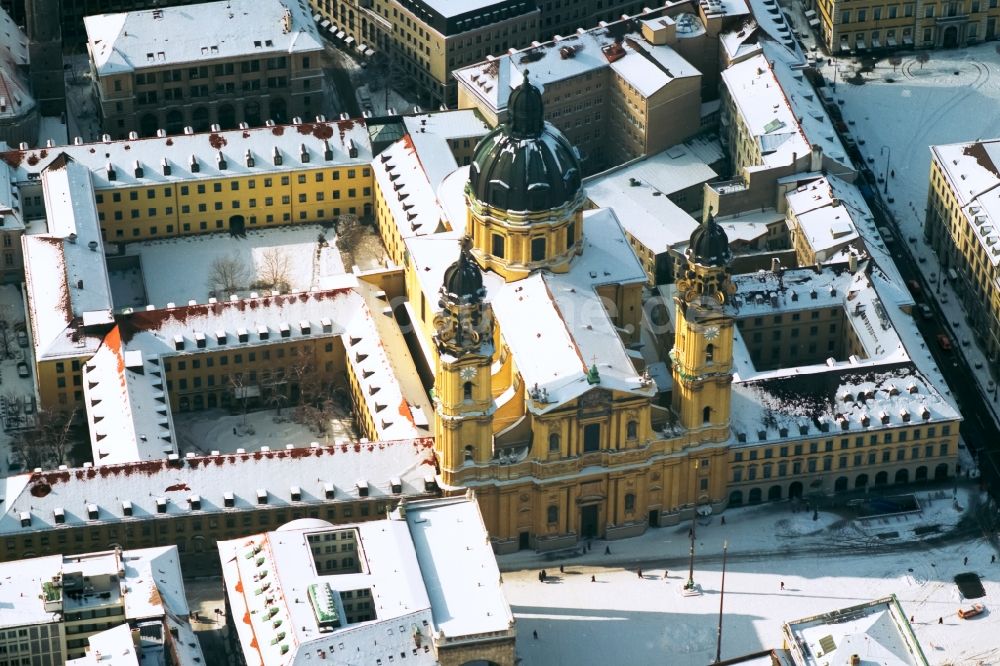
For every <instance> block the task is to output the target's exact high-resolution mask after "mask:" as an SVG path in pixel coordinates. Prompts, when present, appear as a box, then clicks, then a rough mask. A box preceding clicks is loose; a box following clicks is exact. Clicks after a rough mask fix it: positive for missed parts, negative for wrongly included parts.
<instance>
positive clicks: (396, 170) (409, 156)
mask: <svg viewBox="0 0 1000 666" xmlns="http://www.w3.org/2000/svg"><path fill="white" fill-rule="evenodd" d="M411 137H412V135H407V136H405V137H403V138H402V139H400V140H399V141H397V142H396V143H394V144H392V145H391V146H389V147H388V148H386V149H385V150H384V151H382V153H381V154H379V156H378V157H377V158H376V159H375V160H373V162H372V172H373V174H372V175H373V177H374V179H375V183H376V186H377V187H378V188H379V190H380V191H381V192H382V197H383V199H384V200H385V203H386V205H387V206H388V208H389V213H390V215H391V217H392V219H393V220H394V221H395V223H396V227H397V229H398V230H399V235H400V237H401V238H403V239H404V240H405V239H407V238H410V237H413V236H424V235H427V234H433V233H435V232H437V230H438V227H439V225H440V223H441V217H442V212H441V207H440V206H439V205H438V202H437V197H436V195H435V191H434V188H433V187H431V184H430V176H429V175H428V171H427V169H426V167H434V168H433V172H434V173H440V172H441V169H439V168H438V167H437V165H435V164H433V163H432V162H431V161H430V160H428V161H427V164H426V165H425V163H424V162H423V161H422V160H421V158H420V157H419V156H418V155H417V149H416V145H415V144H414V142H413V140H412V138H411ZM428 143H429V142H428ZM422 145H423V144H422ZM434 156H435V157H436V158H438V159H440V160H442V161H443V162H444V163H445V166H447V164H448V163H449V161H450V164H451V165H452V169H454V168H455V167H454V165H455V158H454V157H453V156H452V155H451V152H450V151H448V153H447V156H445V155H444V154H443V153H441V152H435V153H434Z"/></svg>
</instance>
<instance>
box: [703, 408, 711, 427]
mask: <svg viewBox="0 0 1000 666" xmlns="http://www.w3.org/2000/svg"><path fill="white" fill-rule="evenodd" d="M711 420H712V408H711V407H706V408H705V409H703V410H701V421H702V423H708V422H709V421H711Z"/></svg>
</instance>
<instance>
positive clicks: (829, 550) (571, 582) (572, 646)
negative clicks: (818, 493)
mask: <svg viewBox="0 0 1000 666" xmlns="http://www.w3.org/2000/svg"><path fill="white" fill-rule="evenodd" d="M952 494H953V490H952V488H946V489H940V490H931V491H920V492H918V497H919V500H920V502H921V504H922V506H923V510H922V512H921V513H920V514H910V515H902V516H893V517H886V518H873V519H868V520H866V521H858V520H853V519H851V518H849V517H846V516H844V515H841V514H839V513H832V512H825V511H820V512H819V514H818V516H817V519H816V520H813V514H812V512H811V511H806V510H804V507H801V508H800V510H798V511H796V512H793V511H792V505H791V504H790V503H788V502H781V503H776V504H766V505H759V506H755V507H746V508H742V509H732V510H727V511H726V512H725V517H726V521H727V522H726V524H725V525H723V524H721V521H720V518H719V517H718V516H712V517H710V518H709V519H703V524H699V525H698V526H697V531H696V536H697V550H696V558H695V573H694V579H695V582H696V583H697V584H698V585H699V586H700V587H701V588H702V592H703V593H702V594H701V595H700V596H695V597H687V596H682V595H681V594H680V591H681V588H682V587H683V585H684V583H685V581H686V580H687V577H688V549H689V540H688V529H689V524H688V523H685V524H682V525H679V526H674V527H665V528H661V529H652V530H650V531H649V532H647V533H646V534H645V535H643V536H641V537H638V538H635V539H626V540H623V541H612V542H604V541H595V542H593V544H592V548H591V550H590V552H589V553H586V554H584V555H581V556H577V557H573V558H569V559H556V560H546V559H545V558H544V557H542V556H539V555H537V554H535V553H533V552H530V553H529V552H520V553H515V554H512V555H507V556H501V557H499V558H498V560H499V562H500V565H501V568H502V569H504V570H505V573H504V574H503V577H504V591H505V593H506V595H507V599H508V601H509V603H510V604H511V607H512V610H513V611H514V614H515V616H516V618H517V623H518V642H517V643H518V653H519V655H520V657H521V658H522V659H523V662H522V663H524V664H530V665H535V664H602V663H627V664H654V663H659V664H671V665H677V666H688V665H690V666H704V665H705V664H708V663H711V662H712V661H714V659H715V650H716V626H717V621H718V613H719V589H720V583H721V553H722V547H723V543H724V542H726V541H728V544H729V550H728V555H729V556H728V561H727V566H726V588H725V620H724V624H723V642H722V658H723V659H726V658H732V657H736V656H739V655H744V654H749V653H752V652H756V651H759V650H763V649H769V648H775V647H781V646H782V635H781V625H782V624H783V623H784V622H787V621H792V620H797V619H801V618H804V617H808V616H811V615H814V614H818V613H824V612H828V611H832V610H836V609H839V608H845V607H848V606H852V605H856V604H859V603H863V602H867V601H871V600H874V599H877V598H880V597H885V596H888V595H890V594H895V595H896V596H897V597H898V598H899V601H900V603H901V604H902V608H903V610H904V611H905V613H906V614H907V616H911V617H912V624H913V628H914V631H915V632H916V636H917V638H918V639H919V640H920V642H921V645H922V646H923V649H924V653H925V655H926V656H927V659H928V661H929V663H931V664H939V665H946V664H956V665H957V664H964V665H970V666H971V665H981V666H985V665H986V664H996V663H1000V643H998V642H997V640H996V635H997V633H998V632H1000V609H997V610H993V607H994V605H995V603H996V599H997V596H998V594H1000V583H998V574H1000V563H995V562H993V561H991V558H992V556H993V555H995V554H997V551H996V549H995V548H994V547H993V546H992V545H991V544H990V542H989V541H988V540H986V539H985V538H982V536H981V532H979V531H978V526H977V525H976V524H975V522H974V518H973V516H972V510H973V509H974V508H975V507H976V506H977V504H978V502H979V501H980V494H979V491H978V490H977V489H974V488H973V487H972V486H971V485H969V486H961V487H959V489H958V497H957V501H956V500H954V499H953V497H952ZM963 517H966V521H963V523H962V525H961V526H959V529H961V530H962V536H961V537H958V538H956V539H954V540H947V539H946V543H934V542H928V541H926V540H925V539H926V538H928V537H929V536H936V535H940V534H945V533H947V532H948V530H949V529H952V528H954V527H955V526H957V525H959V520H960V519H961V518H963ZM968 521H971V523H970V522H968ZM704 523H707V524H704ZM970 524H971V525H972V529H963V528H965V527H967V526H969V525H970ZM605 546H607V547H608V548H610V551H611V553H610V554H605ZM966 557H967V558H968V564H964V561H965V560H964V558H966ZM560 564H562V565H564V567H565V572H563V573H561V572H560V570H559V566H560ZM637 567H641V568H642V574H643V575H642V578H640V577H639V575H638V573H637ZM665 567H666V569H667V572H668V577H667V578H666V579H664V568H665ZM542 568H544V569H545V570H546V572H547V574H548V582H546V583H540V582H539V580H538V571H539V569H542ZM964 572H974V573H977V574H979V575H980V576H981V577H982V583H983V585H984V587H985V589H986V597H985V598H982V599H978V600H977V601H978V602H980V603H985V605H986V607H987V612H986V613H985V614H983V615H980V616H979V617H977V618H973V619H970V620H961V619H959V618H958V617H957V615H956V612H957V610H958V608H959V607H960V606H961V605H969V602H968V601H965V600H963V599H962V597H961V595H960V594H959V591H958V588H957V586H956V585H955V583H954V581H953V577H954V576H955V575H956V574H959V573H964ZM591 576H593V577H594V578H595V579H596V582H592V581H591ZM782 583H784V590H782V589H781V586H782ZM939 619H940V621H941V623H940V624H939ZM536 631H537V632H538V638H537V639H535V638H534V637H533V632H536Z"/></svg>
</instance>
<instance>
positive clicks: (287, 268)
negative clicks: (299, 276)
mask: <svg viewBox="0 0 1000 666" xmlns="http://www.w3.org/2000/svg"><path fill="white" fill-rule="evenodd" d="M291 273H292V258H291V257H290V256H288V253H287V252H285V251H284V250H282V249H281V248H276V247H272V248H270V249H268V250H267V251H265V252H264V253H263V255H261V261H260V265H259V266H258V267H257V280H256V281H255V282H254V286H256V287H258V288H260V289H277V290H279V291H288V290H289V288H290V287H291V283H290V280H289V278H290V277H291Z"/></svg>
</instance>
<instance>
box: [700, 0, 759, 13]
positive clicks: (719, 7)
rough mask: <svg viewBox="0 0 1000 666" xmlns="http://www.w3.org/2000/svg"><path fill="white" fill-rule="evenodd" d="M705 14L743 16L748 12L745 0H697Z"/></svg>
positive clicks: (748, 8)
mask: <svg viewBox="0 0 1000 666" xmlns="http://www.w3.org/2000/svg"><path fill="white" fill-rule="evenodd" d="M698 4H699V5H700V6H701V8H702V11H704V12H705V15H706V16H744V15H746V14H749V13H750V7H749V6H748V5H747V0H698Z"/></svg>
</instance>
